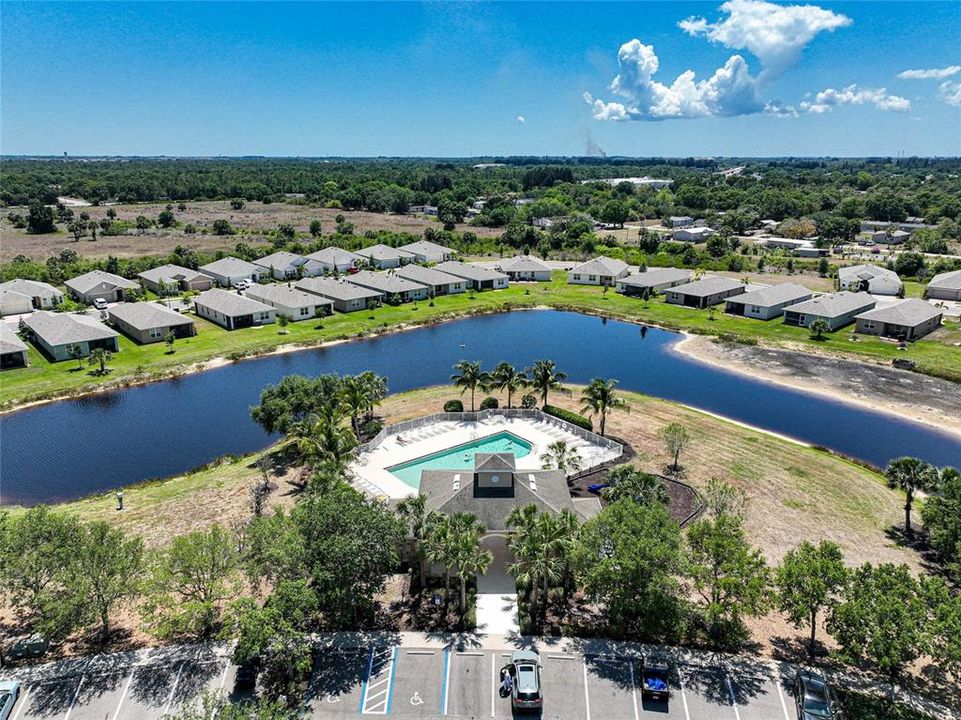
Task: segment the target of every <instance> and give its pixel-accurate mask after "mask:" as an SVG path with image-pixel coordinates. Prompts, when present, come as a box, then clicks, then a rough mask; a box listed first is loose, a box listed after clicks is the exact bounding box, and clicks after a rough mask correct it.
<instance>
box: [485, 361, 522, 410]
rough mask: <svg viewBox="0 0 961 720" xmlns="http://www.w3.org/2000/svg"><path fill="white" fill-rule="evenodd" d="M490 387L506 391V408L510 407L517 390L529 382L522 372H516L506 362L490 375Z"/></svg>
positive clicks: (514, 368) (515, 369)
mask: <svg viewBox="0 0 961 720" xmlns="http://www.w3.org/2000/svg"><path fill="white" fill-rule="evenodd" d="M491 381H492V382H491V387H493V388H496V389H498V390H506V391H507V407H508V408H509V407H510V406H511V399H512V398H513V396H514V393H515V392H517V391H518V390H523V389H524V388H526V387H527V386H528V384H529V383H530V381H529V380H528V379H527V375H526V374H525V373H524V371H523V370H518V369H517V368H516V367H514V366H513V365H511V364H510V363H508V362H502V363H501V364H500V365H498V366H497V367H496V368H494V372H492V373H491Z"/></svg>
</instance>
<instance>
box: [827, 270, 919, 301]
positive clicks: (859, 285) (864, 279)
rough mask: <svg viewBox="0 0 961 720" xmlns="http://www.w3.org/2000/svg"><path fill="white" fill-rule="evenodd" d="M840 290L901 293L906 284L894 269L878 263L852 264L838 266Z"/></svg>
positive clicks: (879, 293)
mask: <svg viewBox="0 0 961 720" xmlns="http://www.w3.org/2000/svg"><path fill="white" fill-rule="evenodd" d="M838 290H850V291H851V292H869V293H871V294H872V295H900V294H902V293H903V292H904V284H903V283H902V282H901V278H899V277H898V274H897V273H896V272H894V271H893V270H888V269H887V268H883V267H880V266H878V265H851V266H849V267H841V268H838Z"/></svg>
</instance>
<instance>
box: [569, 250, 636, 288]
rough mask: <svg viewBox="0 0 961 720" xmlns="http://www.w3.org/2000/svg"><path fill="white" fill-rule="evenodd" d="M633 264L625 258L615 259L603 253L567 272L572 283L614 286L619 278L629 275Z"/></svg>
mask: <svg viewBox="0 0 961 720" xmlns="http://www.w3.org/2000/svg"><path fill="white" fill-rule="evenodd" d="M630 271H631V266H630V265H628V264H627V263H626V262H624V261H623V260H614V259H613V258H609V257H605V256H603V255H601V256H599V257H596V258H594V259H593V260H588V261H587V262H585V263H581V264H580V265H575V266H574V267H573V268H571V269H570V271H569V272H568V273H567V282H568V284H570V285H609V286H611V287H613V286H614V285H615V284H616V283H617V281H618V279H619V278H622V277H627V275H628V274H629V273H630Z"/></svg>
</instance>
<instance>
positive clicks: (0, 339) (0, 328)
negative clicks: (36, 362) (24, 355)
mask: <svg viewBox="0 0 961 720" xmlns="http://www.w3.org/2000/svg"><path fill="white" fill-rule="evenodd" d="M26 349H27V345H26V343H24V342H23V340H21V339H20V338H19V337H17V333H16V332H14V329H13V328H12V327H10V325H9V324H8V323H5V322H0V353H2V354H3V355H6V354H7V353H13V352H23V351H24V350H26Z"/></svg>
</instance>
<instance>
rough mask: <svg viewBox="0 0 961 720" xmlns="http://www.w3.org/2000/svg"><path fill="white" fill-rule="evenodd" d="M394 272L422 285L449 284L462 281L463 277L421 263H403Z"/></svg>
mask: <svg viewBox="0 0 961 720" xmlns="http://www.w3.org/2000/svg"><path fill="white" fill-rule="evenodd" d="M394 274H395V275H397V276H398V277H402V278H405V279H407V280H412V281H413V282H416V283H420V284H422V285H431V286H433V285H450V284H451V283H463V282H464V278H459V277H457V276H456V275H451V274H450V273H445V272H443V271H442V270H438V269H437V268H429V267H424V266H423V265H405V266H404V267H402V268H397V270H395V271H394Z"/></svg>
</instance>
